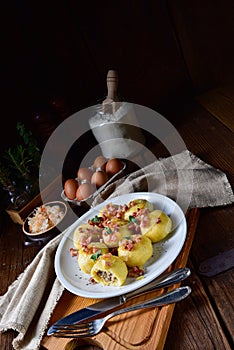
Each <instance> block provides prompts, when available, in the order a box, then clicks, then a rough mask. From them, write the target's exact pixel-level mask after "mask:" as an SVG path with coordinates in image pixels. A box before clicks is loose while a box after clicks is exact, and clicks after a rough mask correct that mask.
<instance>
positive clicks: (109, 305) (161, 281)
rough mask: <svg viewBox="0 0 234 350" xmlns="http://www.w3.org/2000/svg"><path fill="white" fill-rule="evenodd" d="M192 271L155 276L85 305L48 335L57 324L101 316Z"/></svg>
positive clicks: (183, 269)
mask: <svg viewBox="0 0 234 350" xmlns="http://www.w3.org/2000/svg"><path fill="white" fill-rule="evenodd" d="M190 273H191V271H190V269H189V268H187V267H185V268H179V269H176V270H173V271H170V272H168V273H165V274H163V275H161V276H159V277H157V278H155V279H154V280H153V281H152V282H150V283H148V284H146V285H145V286H143V287H140V288H138V289H136V290H134V291H132V292H129V293H127V294H125V295H120V296H117V297H112V298H108V299H104V300H102V301H99V302H97V303H95V304H92V305H90V306H88V307H85V308H83V309H81V310H78V311H75V312H73V313H72V314H70V315H67V316H65V317H63V318H61V319H60V320H58V321H57V322H55V323H54V324H53V325H52V326H51V327H50V328H49V329H48V331H47V335H53V334H54V333H56V330H55V328H54V326H55V325H59V324H60V325H61V324H75V323H78V322H80V321H84V320H87V319H88V318H91V317H94V316H97V315H98V316H99V315H101V314H102V313H104V312H105V311H107V310H108V311H109V310H111V309H113V308H115V307H117V306H119V305H122V304H124V303H126V301H128V300H129V299H131V298H133V297H136V296H139V295H142V294H144V293H147V292H150V291H152V290H154V289H159V288H164V287H169V286H171V285H173V284H176V283H179V282H181V281H183V280H184V279H185V278H187V277H188V276H189V275H190Z"/></svg>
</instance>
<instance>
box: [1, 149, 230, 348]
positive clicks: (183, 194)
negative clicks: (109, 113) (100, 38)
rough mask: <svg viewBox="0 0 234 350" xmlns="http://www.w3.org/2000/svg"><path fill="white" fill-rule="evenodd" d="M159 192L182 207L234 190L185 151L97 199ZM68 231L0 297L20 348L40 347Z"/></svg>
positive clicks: (56, 295) (58, 291)
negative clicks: (56, 261) (60, 250)
mask: <svg viewBox="0 0 234 350" xmlns="http://www.w3.org/2000/svg"><path fill="white" fill-rule="evenodd" d="M140 191H148V192H156V193H160V194H163V195H166V196H168V197H170V198H172V199H173V200H175V201H176V202H177V203H178V204H179V205H180V206H181V207H182V209H183V210H184V211H186V210H187V209H188V208H193V207H200V208H202V207H208V206H220V205H228V204H231V203H233V202H234V195H233V191H232V188H231V186H230V183H229V182H228V179H227V177H226V175H225V174H224V173H223V172H221V171H220V170H218V169H215V168H213V167H212V166H210V165H209V164H206V163H204V162H203V161H202V160H201V159H199V158H198V157H196V156H195V155H193V154H191V153H190V152H189V151H184V152H182V153H180V154H177V155H174V156H171V157H168V158H164V159H160V160H156V161H155V162H153V163H151V164H149V165H148V166H146V167H144V168H143V169H141V170H138V171H136V172H134V173H132V174H130V175H129V176H126V177H125V178H122V179H120V180H117V181H116V182H114V183H113V184H110V185H109V186H108V187H107V188H106V189H105V190H104V191H103V192H102V193H101V194H99V195H98V196H97V197H96V198H95V199H94V201H93V203H92V206H95V205H96V204H98V203H100V202H102V201H103V200H104V199H106V198H108V197H109V198H111V197H115V196H118V195H121V194H125V193H130V192H140ZM65 232H66V231H64V232H63V233H61V234H60V235H58V236H57V237H55V238H54V239H53V240H51V241H50V242H49V243H47V245H46V246H45V247H44V248H43V249H42V250H41V251H40V252H39V253H38V254H37V256H36V257H35V258H34V260H33V261H32V263H31V264H30V265H29V266H28V267H27V268H26V269H25V271H24V272H23V273H22V274H21V275H20V276H19V277H18V279H17V280H16V281H15V282H14V283H13V284H12V285H11V286H10V287H9V289H8V291H7V293H6V294H5V295H3V296H1V297H0V331H1V332H3V331H6V330H8V329H14V330H16V331H17V332H18V333H19V334H18V335H17V337H16V338H15V339H14V341H13V347H14V349H16V350H19V349H22V350H37V349H39V347H40V342H41V340H42V337H43V335H44V333H45V331H46V328H47V325H48V322H49V320H50V317H51V314H52V312H53V310H54V308H55V306H56V304H57V302H58V301H59V299H60V297H61V295H62V293H63V290H64V288H63V286H62V285H61V284H60V282H59V281H58V279H57V277H56V276H55V273H54V255H55V252H56V248H57V246H58V244H59V242H60V240H61V238H62V236H63V234H65Z"/></svg>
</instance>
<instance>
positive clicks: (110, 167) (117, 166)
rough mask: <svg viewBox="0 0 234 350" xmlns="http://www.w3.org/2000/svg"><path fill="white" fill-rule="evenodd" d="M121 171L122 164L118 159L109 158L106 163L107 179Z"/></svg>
mask: <svg viewBox="0 0 234 350" xmlns="http://www.w3.org/2000/svg"><path fill="white" fill-rule="evenodd" d="M121 169H123V163H122V162H121V160H120V159H118V158H111V159H109V160H108V162H107V163H106V173H107V175H108V177H109V178H110V177H112V176H113V175H115V174H117V173H118V172H119V171H120V170H121Z"/></svg>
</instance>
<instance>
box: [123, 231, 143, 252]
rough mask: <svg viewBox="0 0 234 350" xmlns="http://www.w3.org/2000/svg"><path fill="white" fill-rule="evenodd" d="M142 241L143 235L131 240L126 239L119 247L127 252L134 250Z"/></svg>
mask: <svg viewBox="0 0 234 350" xmlns="http://www.w3.org/2000/svg"><path fill="white" fill-rule="evenodd" d="M141 239H142V236H141V235H133V236H132V237H131V238H124V239H122V240H121V241H120V242H119V246H121V247H122V248H123V249H125V250H129V251H131V250H133V249H134V245H135V244H136V243H138V242H140V241H141Z"/></svg>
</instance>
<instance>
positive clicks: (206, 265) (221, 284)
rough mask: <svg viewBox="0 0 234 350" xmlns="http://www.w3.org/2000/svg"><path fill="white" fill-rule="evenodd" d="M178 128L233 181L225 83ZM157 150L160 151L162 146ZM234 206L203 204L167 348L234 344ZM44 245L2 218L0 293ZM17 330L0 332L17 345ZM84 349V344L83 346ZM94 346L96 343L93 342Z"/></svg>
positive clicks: (232, 108) (233, 99) (0, 338)
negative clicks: (27, 241)
mask: <svg viewBox="0 0 234 350" xmlns="http://www.w3.org/2000/svg"><path fill="white" fill-rule="evenodd" d="M177 113H178V115H177V117H178V116H180V117H179V118H176V120H177V122H175V127H176V129H177V130H178V131H179V133H180V135H181V137H182V138H183V140H184V142H185V144H186V146H187V148H188V149H189V150H190V151H191V152H193V153H194V154H196V155H197V156H198V157H200V158H202V159H203V160H204V161H205V162H207V163H209V164H211V165H213V166H214V167H216V168H219V169H220V170H222V171H224V172H225V173H226V174H227V177H228V179H229V181H230V183H231V185H232V186H233V185H234V172H233V159H234V147H233V146H234V142H233V141H234V139H233V130H234V122H233V115H234V93H233V90H232V89H231V88H222V89H221V88H220V89H215V90H213V91H209V92H208V93H207V94H204V95H202V96H199V97H198V98H197V100H196V101H194V102H193V103H189V104H188V105H186V106H184V108H183V110H180V111H178V112H177ZM152 151H153V152H154V153H155V154H156V155H158V156H160V154H158V152H159V153H160V150H159V148H158V147H156V146H155V147H154V145H152ZM233 228H234V206H233V205H228V206H225V207H214V208H205V209H201V211H200V217H199V222H198V226H197V230H196V234H195V238H194V241H193V245H192V249H191V252H190V257H189V261H188V266H189V267H190V268H191V270H192V274H191V276H190V277H189V280H188V283H189V284H190V285H191V287H192V291H193V292H192V293H191V295H190V296H189V297H188V298H187V299H186V300H184V301H183V303H180V304H178V305H176V306H175V310H174V314H173V317H172V321H171V325H170V329H169V332H168V336H167V339H166V342H165V346H164V349H165V350H172V349H176V350H185V349H186V350H190V349H191V350H195V349H196V350H197V349H199V350H200V349H205V350H212V349H217V350H222V349H226V350H227V349H232V348H234V339H233V335H234V313H233V300H234V298H233V297H234V293H233V290H234V281H233V264H234V262H233V260H234V259H233V256H234V255H233V250H234V242H233V233H234V232H233V231H234V230H233ZM40 249H41V246H38V245H32V246H25V245H24V235H23V233H22V230H21V227H20V226H19V225H16V224H14V223H13V222H12V221H11V219H10V218H9V217H8V216H7V215H6V216H4V217H3V219H2V220H1V222H0V251H1V254H0V262H1V271H0V293H1V295H3V294H4V293H5V292H6V291H7V288H8V286H9V285H10V284H11V283H12V282H13V281H14V280H15V279H16V278H17V277H18V275H19V274H20V273H21V272H23V271H24V269H25V267H26V266H27V265H28V264H29V263H30V262H31V261H32V259H33V258H34V256H35V255H36V254H37V252H38V251H39V250H40ZM14 336H15V333H14V332H13V331H8V332H6V333H4V334H1V335H0V344H1V349H3V350H9V349H12V345H11V343H12V339H13V337H14ZM83 348H84V347H83ZM88 348H89V349H91V348H92V349H94V348H95V347H94V346H91V345H90V346H89V347H88Z"/></svg>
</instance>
